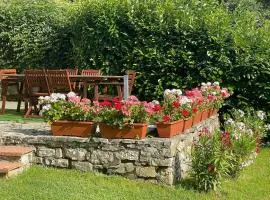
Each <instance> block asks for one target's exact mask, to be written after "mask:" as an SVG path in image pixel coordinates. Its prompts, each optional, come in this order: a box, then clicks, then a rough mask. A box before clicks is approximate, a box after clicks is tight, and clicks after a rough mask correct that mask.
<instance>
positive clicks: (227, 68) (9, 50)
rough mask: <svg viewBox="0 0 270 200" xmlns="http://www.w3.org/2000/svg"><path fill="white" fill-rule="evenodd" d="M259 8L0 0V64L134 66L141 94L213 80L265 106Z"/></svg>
mask: <svg viewBox="0 0 270 200" xmlns="http://www.w3.org/2000/svg"><path fill="white" fill-rule="evenodd" d="M266 9H267V8H266ZM266 9H265V10H266ZM265 10H262V9H261V6H260V4H259V3H257V1H255V0H238V1H231V0H229V1H219V0H211V1H210V0H200V1H199V0H188V1H187V0H167V1H163V0H157V1H143V0H131V1H129V0H78V1H73V2H72V1H62V0H58V1H55V0H45V1H44V0H35V1H32V0H11V1H4V2H2V3H0V18H1V20H0V32H1V33H0V55H1V56H0V67H9V66H16V67H18V68H19V69H22V68H24V67H28V66H31V67H59V68H60V67H67V66H78V67H79V68H100V69H102V72H103V73H104V74H120V73H122V72H123V71H124V70H126V69H134V70H136V71H137V72H138V77H137V81H136V85H135V90H134V93H137V94H138V96H139V98H140V99H145V100H150V99H154V98H156V97H158V98H160V99H161V98H162V95H163V91H164V90H165V89H167V88H168V89H171V88H184V89H186V88H193V87H194V86H197V85H199V83H200V82H202V81H206V80H210V81H219V82H222V84H223V85H224V86H226V87H230V88H232V89H234V94H233V96H232V98H231V103H232V105H241V106H254V107H257V108H260V109H263V110H269V108H270V104H269V102H270V88H269V84H270V82H269V80H270V61H269V60H270V52H269V51H270V38H269V32H270V21H269V19H268V18H267V17H266V16H265Z"/></svg>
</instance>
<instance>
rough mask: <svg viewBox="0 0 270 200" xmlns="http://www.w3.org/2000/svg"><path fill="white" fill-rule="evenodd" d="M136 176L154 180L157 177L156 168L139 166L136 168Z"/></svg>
mask: <svg viewBox="0 0 270 200" xmlns="http://www.w3.org/2000/svg"><path fill="white" fill-rule="evenodd" d="M136 175H137V176H138V177H143V178H154V177H156V176H157V172H156V168H155V167H143V166H138V167H136Z"/></svg>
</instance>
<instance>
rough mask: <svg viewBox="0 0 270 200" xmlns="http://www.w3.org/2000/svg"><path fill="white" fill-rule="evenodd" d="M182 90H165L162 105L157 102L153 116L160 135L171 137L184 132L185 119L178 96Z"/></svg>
mask: <svg viewBox="0 0 270 200" xmlns="http://www.w3.org/2000/svg"><path fill="white" fill-rule="evenodd" d="M181 95H182V91H181V90H177V89H173V90H168V89H167V90H165V92H164V100H163V104H162V106H160V105H159V104H155V106H154V114H153V115H152V118H153V119H154V121H155V122H156V125H157V131H158V135H159V137H162V138H171V137H173V136H175V135H177V134H180V133H182V132H183V128H184V120H183V116H182V114H181V112H180V102H179V100H178V97H180V96H181Z"/></svg>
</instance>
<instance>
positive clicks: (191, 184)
mask: <svg viewBox="0 0 270 200" xmlns="http://www.w3.org/2000/svg"><path fill="white" fill-rule="evenodd" d="M175 187H176V188H180V187H181V188H183V189H185V190H192V191H197V190H196V187H195V180H194V179H192V178H185V179H183V180H181V181H179V182H177V183H176V184H175Z"/></svg>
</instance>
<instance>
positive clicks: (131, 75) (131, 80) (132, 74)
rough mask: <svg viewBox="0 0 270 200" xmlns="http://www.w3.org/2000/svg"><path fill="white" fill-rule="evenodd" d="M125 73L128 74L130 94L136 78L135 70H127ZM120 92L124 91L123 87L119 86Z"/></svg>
mask: <svg viewBox="0 0 270 200" xmlns="http://www.w3.org/2000/svg"><path fill="white" fill-rule="evenodd" d="M126 75H128V95H131V92H132V90H133V87H134V84H135V79H136V71H133V70H127V71H126ZM121 91H122V93H123V92H124V88H123V87H122V88H121Z"/></svg>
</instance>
